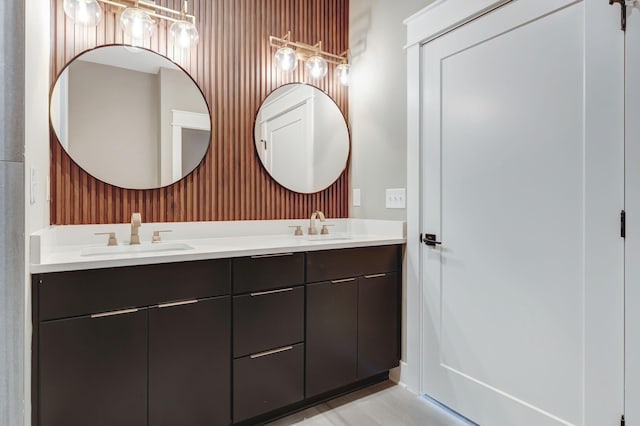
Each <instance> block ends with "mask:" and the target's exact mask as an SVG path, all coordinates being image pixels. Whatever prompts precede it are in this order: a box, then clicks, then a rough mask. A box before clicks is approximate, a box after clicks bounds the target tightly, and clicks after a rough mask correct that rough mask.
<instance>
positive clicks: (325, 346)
mask: <svg viewBox="0 0 640 426" xmlns="http://www.w3.org/2000/svg"><path fill="white" fill-rule="evenodd" d="M357 304H358V285H357V279H355V278H349V279H344V280H336V281H331V282H324V283H318V284H309V285H308V286H307V339H306V344H307V365H306V373H307V384H306V397H307V398H309V397H311V396H315V395H318V394H321V393H323V392H326V391H330V390H333V389H336V388H339V387H340V386H343V385H346V384H349V383H352V382H354V381H355V380H356V368H357V366H356V356H357V354H356V350H357V321H358V316H357Z"/></svg>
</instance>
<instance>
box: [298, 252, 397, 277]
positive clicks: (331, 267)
mask: <svg viewBox="0 0 640 426" xmlns="http://www.w3.org/2000/svg"><path fill="white" fill-rule="evenodd" d="M400 248H401V246H398V245H393V246H380V247H360V248H352V249H344V250H326V251H314V252H309V253H307V282H317V281H326V280H333V279H340V278H348V277H357V276H360V275H366V274H375V273H382V272H392V271H396V270H398V269H399V268H400V259H401V251H400Z"/></svg>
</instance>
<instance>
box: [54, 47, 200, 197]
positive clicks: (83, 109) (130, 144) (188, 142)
mask: <svg viewBox="0 0 640 426" xmlns="http://www.w3.org/2000/svg"><path fill="white" fill-rule="evenodd" d="M50 114H51V125H52V127H53V130H54V131H55V133H56V136H57V137H58V141H59V142H60V144H61V145H62V147H63V148H64V150H65V151H66V152H67V153H68V154H69V156H70V157H71V158H72V159H73V161H75V162H76V163H77V164H78V165H79V166H80V167H82V168H83V169H84V170H85V171H86V172H87V173H89V174H90V175H92V176H93V177H95V178H97V179H100V180H101V181H103V182H106V183H108V184H111V185H115V186H119V187H121V188H128V189H152V188H160V187H163V186H167V185H170V184H172V183H174V182H177V181H179V180H180V179H182V178H183V177H185V176H186V175H188V174H189V173H191V171H192V170H193V169H195V168H196V166H197V165H198V164H200V162H201V161H202V159H203V158H204V155H205V154H206V152H207V150H208V148H209V144H210V142H211V115H210V114H209V107H208V106H207V102H206V100H205V99H204V96H203V95H202V92H201V91H200V88H199V87H198V86H197V85H196V83H195V82H194V81H193V79H192V78H191V77H190V76H189V75H188V74H187V73H186V72H185V71H184V70H183V69H182V68H180V67H179V66H177V65H176V64H175V63H173V62H172V61H171V60H169V59H168V58H165V57H164V56H161V55H159V54H157V53H155V52H152V51H150V50H146V49H141V48H131V47H124V46H120V45H112V46H102V47H98V48H96V49H93V50H89V51H87V52H85V53H83V54H81V55H79V56H78V57H76V58H75V59H74V60H73V61H71V62H70V63H69V64H68V65H67V67H66V68H65V69H64V70H63V71H62V73H61V74H60V76H59V77H58V80H57V81H56V84H55V86H54V88H53V91H52V93H51V105H50Z"/></svg>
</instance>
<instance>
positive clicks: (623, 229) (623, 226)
mask: <svg viewBox="0 0 640 426" xmlns="http://www.w3.org/2000/svg"><path fill="white" fill-rule="evenodd" d="M620 236H621V237H622V238H627V212H625V211H624V210H622V211H621V212H620Z"/></svg>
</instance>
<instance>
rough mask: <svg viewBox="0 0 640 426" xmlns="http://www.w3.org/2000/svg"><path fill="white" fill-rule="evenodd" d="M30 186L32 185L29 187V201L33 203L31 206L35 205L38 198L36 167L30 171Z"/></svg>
mask: <svg viewBox="0 0 640 426" xmlns="http://www.w3.org/2000/svg"><path fill="white" fill-rule="evenodd" d="M29 184H30V185H29V186H30V191H29V195H30V197H29V201H30V202H31V204H35V203H36V199H37V196H38V171H37V170H36V168H35V167H31V169H30V179H29Z"/></svg>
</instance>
